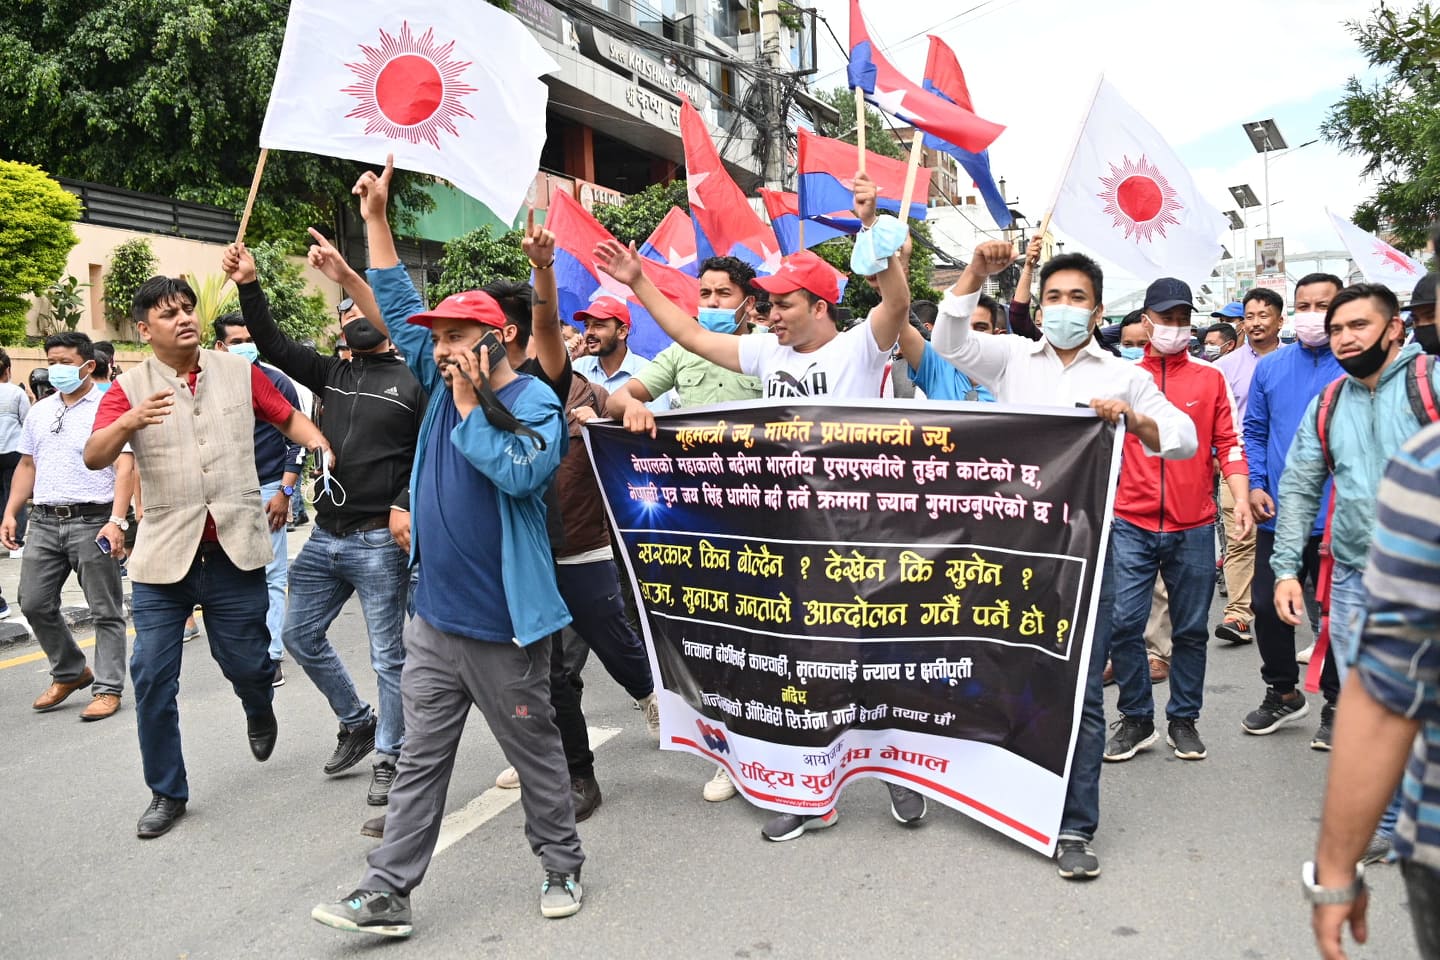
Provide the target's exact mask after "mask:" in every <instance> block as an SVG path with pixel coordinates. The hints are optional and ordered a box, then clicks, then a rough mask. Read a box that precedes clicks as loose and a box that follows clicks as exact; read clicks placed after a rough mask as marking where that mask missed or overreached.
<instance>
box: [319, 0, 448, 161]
mask: <svg viewBox="0 0 1440 960" xmlns="http://www.w3.org/2000/svg"><path fill="white" fill-rule="evenodd" d="M360 49H361V50H362V51H363V52H364V54H365V60H364V61H363V62H361V63H347V64H345V66H346V67H347V68H348V69H350V70H351V71H353V72H354V74H355V75H356V76H357V77H359V82H358V83H354V84H351V85H350V86H348V87H345V88H344V89H342V90H341V91H340V92H341V93H347V94H349V95H350V96H352V97H355V98H356V99H357V100H359V101H360V103H359V105H358V106H357V107H356V108H355V109H354V110H351V111H350V112H349V113H347V114H345V116H346V117H347V118H348V117H363V118H364V120H365V134H366V135H367V136H369V135H370V134H373V133H378V134H380V135H381V136H384V137H388V138H390V139H391V140H408V141H409V142H411V143H414V144H419V143H420V142H421V141H424V142H425V143H428V144H430V146H432V147H434V148H435V149H437V150H438V149H440V132H441V131H442V130H443V131H444V132H446V133H448V134H450V135H451V136H454V137H458V136H460V131H459V129H458V128H457V127H456V126H455V119H456V118H457V117H471V118H472V119H473V117H474V115H473V114H472V113H470V111H468V110H466V109H465V107H464V105H463V104H462V102H461V101H462V99H463V98H464V97H466V96H468V95H469V94H472V93H475V92H476V88H475V87H472V86H470V85H468V84H464V83H461V82H460V77H461V75H462V74H464V72H465V70H466V68H468V67H469V66H470V61H468V60H467V61H460V60H456V59H455V58H454V56H453V54H454V51H455V41H453V40H452V41H450V42H449V43H446V44H443V45H441V44H439V43H437V42H436V40H435V30H434V28H431V29H429V30H426V31H425V32H424V33H423V34H421V35H420V36H419V37H418V38H417V37H415V36H414V35H413V34H412V33H411V32H410V24H409V23H402V24H401V25H400V35H399V36H398V37H392V36H391V35H390V34H388V33H386V32H385V31H384V30H381V31H380V45H379V46H378V47H371V46H367V45H365V44H363V43H362V44H360Z"/></svg>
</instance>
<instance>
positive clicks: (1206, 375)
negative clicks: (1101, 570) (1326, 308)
mask: <svg viewBox="0 0 1440 960" xmlns="http://www.w3.org/2000/svg"><path fill="white" fill-rule="evenodd" d="M1140 366H1141V367H1143V368H1144V369H1145V371H1146V372H1147V373H1149V374H1150V375H1151V376H1152V377H1154V378H1155V385H1156V386H1158V387H1159V388H1160V392H1161V393H1162V394H1164V395H1165V398H1166V399H1167V400H1169V401H1170V402H1171V403H1172V404H1174V405H1175V407H1176V408H1177V409H1179V410H1181V411H1183V412H1184V413H1185V414H1186V415H1187V416H1188V417H1189V418H1190V419H1191V420H1193V421H1195V436H1196V438H1197V439H1198V440H1199V449H1198V450H1197V451H1196V453H1195V456H1193V457H1191V458H1190V459H1189V460H1162V459H1161V458H1159V457H1153V456H1149V455H1148V454H1146V453H1145V450H1144V448H1143V447H1142V446H1141V444H1140V441H1139V440H1138V439H1137V438H1136V437H1135V434H1133V433H1127V434H1126V435H1125V454H1124V461H1123V463H1122V464H1121V467H1120V488H1119V490H1118V491H1116V494H1115V516H1117V517H1119V518H1121V519H1122V520H1125V521H1127V522H1129V523H1133V524H1135V525H1136V526H1137V527H1141V528H1143V529H1145V530H1149V531H1151V532H1160V533H1173V532H1176V531H1180V530H1192V529H1194V528H1196V527H1203V526H1205V525H1206V524H1211V523H1214V522H1215V467H1214V465H1213V462H1212V458H1219V460H1220V472H1221V474H1222V475H1223V476H1226V477H1229V476H1234V475H1236V474H1239V475H1240V476H1248V475H1249V471H1250V468H1249V465H1247V464H1246V463H1245V440H1244V434H1243V432H1242V430H1241V427H1240V422H1239V418H1238V417H1237V416H1236V414H1235V398H1234V397H1233V396H1232V395H1231V393H1230V384H1229V383H1228V382H1226V380H1225V375H1224V374H1222V373H1221V372H1220V371H1219V370H1216V369H1215V368H1214V367H1212V366H1211V365H1210V364H1208V363H1205V362H1204V361H1203V360H1196V359H1195V358H1194V357H1192V356H1190V354H1188V353H1185V352H1181V353H1176V354H1170V355H1169V356H1166V355H1164V354H1160V353H1156V352H1155V351H1154V350H1153V349H1151V348H1148V347H1147V348H1146V350H1145V358H1144V359H1143V360H1141V361H1140Z"/></svg>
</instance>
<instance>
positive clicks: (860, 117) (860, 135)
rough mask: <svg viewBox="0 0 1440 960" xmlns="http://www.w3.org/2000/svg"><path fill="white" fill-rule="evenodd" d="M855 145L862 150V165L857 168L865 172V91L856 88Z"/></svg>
mask: <svg viewBox="0 0 1440 960" xmlns="http://www.w3.org/2000/svg"><path fill="white" fill-rule="evenodd" d="M855 144H856V146H858V147H859V148H860V163H859V165H858V166H857V167H856V169H857V170H859V171H860V172H861V173H864V172H865V91H864V90H863V89H861V88H860V87H856V88H855Z"/></svg>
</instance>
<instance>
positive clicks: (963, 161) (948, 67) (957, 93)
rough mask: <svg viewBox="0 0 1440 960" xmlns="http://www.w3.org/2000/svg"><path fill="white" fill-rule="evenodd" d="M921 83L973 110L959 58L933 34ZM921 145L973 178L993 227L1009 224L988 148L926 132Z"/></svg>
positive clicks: (1008, 214) (932, 90)
mask: <svg viewBox="0 0 1440 960" xmlns="http://www.w3.org/2000/svg"><path fill="white" fill-rule="evenodd" d="M924 84H925V89H926V90H928V91H930V92H931V93H933V94H935V96H937V97H941V98H943V99H945V100H948V101H950V102H951V103H953V104H956V105H957V106H961V107H964V108H965V109H966V110H970V111H972V112H973V111H974V109H975V107H974V105H973V104H972V103H971V101H970V88H969V87H968V86H966V85H965V73H964V72H963V71H962V70H961V69H960V61H959V60H957V59H955V52H954V51H953V50H951V49H950V47H949V45H948V44H946V43H945V41H944V40H941V39H940V38H939V37H936V36H932V37H931V38H930V52H929V54H928V55H927V56H926V57H925V78H924ZM925 146H927V147H929V148H930V149H931V150H941V151H944V152H945V153H948V154H950V156H952V157H954V158H955V162H956V163H958V164H960V166H961V167H962V168H964V170H965V172H966V173H968V174H970V179H971V180H973V181H975V188H976V189H977V190H979V191H980V196H981V197H983V198H984V200H985V208H986V209H987V210H989V211H990V216H992V217H994V218H995V226H997V227H1002V228H1003V227H1008V226H1010V224H1011V223H1012V222H1013V218H1012V217H1011V216H1010V206H1009V204H1007V203H1006V202H1005V198H1004V197H1003V196H1001V195H1000V188H999V187H998V186H996V185H995V175H994V174H993V173H991V172H990V151H989V150H981V151H980V152H979V153H971V152H970V151H969V150H966V149H965V148H964V147H958V146H956V145H955V144H953V143H951V142H950V141H948V140H942V139H941V138H940V137H937V136H935V135H934V134H930V133H927V134H925Z"/></svg>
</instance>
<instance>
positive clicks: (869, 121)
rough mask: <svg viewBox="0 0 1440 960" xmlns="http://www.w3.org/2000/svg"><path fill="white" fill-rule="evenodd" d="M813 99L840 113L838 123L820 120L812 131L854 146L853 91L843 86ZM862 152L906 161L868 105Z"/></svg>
mask: <svg viewBox="0 0 1440 960" xmlns="http://www.w3.org/2000/svg"><path fill="white" fill-rule="evenodd" d="M815 96H816V97H817V98H818V99H820V100H823V101H825V102H826V103H828V104H829V105H830V106H832V107H834V108H835V109H836V110H837V111H839V113H840V121H839V123H831V122H830V121H828V120H824V119H821V120H820V121H819V122H818V123H816V125H815V132H816V133H818V134H820V136H822V137H829V138H831V139H832V140H844V141H845V142H846V143H854V142H855V134H856V126H855V91H854V90H849V89H847V88H845V87H836V88H835V89H833V90H822V91H820V92H819V93H817V94H816V95H815ZM865 149H866V150H869V151H870V152H871V153H878V154H880V156H882V157H894V158H895V159H896V160H904V159H906V156H905V151H904V149H902V148H901V146H900V141H899V140H896V139H895V134H893V133H891V132H890V126H889V124H887V123H886V122H885V117H884V115H883V114H881V113H880V111H879V110H876V109H875V108H874V107H872V106H869V105H868V104H867V105H866V107H865Z"/></svg>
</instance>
